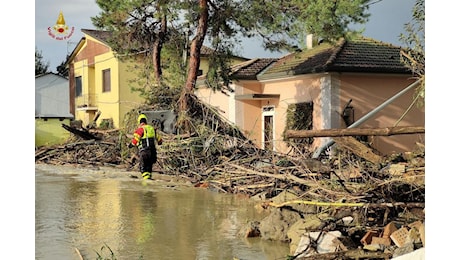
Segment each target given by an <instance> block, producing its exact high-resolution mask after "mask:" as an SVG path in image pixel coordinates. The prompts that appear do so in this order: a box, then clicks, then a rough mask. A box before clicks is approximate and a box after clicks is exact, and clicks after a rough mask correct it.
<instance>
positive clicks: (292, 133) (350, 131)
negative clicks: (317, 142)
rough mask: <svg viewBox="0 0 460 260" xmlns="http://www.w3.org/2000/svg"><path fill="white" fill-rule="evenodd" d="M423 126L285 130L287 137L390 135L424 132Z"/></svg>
mask: <svg viewBox="0 0 460 260" xmlns="http://www.w3.org/2000/svg"><path fill="white" fill-rule="evenodd" d="M424 133H425V127H424V126H395V127H384V128H344V129H321V130H287V131H286V137H287V138H307V137H342V136H359V135H373V136H390V135H403V134H424Z"/></svg>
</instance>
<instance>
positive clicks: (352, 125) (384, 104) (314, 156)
mask: <svg viewBox="0 0 460 260" xmlns="http://www.w3.org/2000/svg"><path fill="white" fill-rule="evenodd" d="M419 84H420V79H419V80H417V81H415V82H414V83H412V84H411V85H409V86H408V87H406V88H405V89H403V90H401V91H400V92H399V93H397V94H396V95H394V96H393V97H391V98H389V99H388V100H387V101H385V102H383V103H382V104H380V105H379V106H378V107H376V108H374V109H373V110H372V111H371V112H369V113H367V114H366V115H364V116H363V117H361V118H360V119H359V120H358V121H356V122H354V123H353V124H351V125H350V126H348V127H347V128H354V127H357V126H359V125H361V124H362V123H364V122H365V121H366V120H367V119H369V118H371V117H372V116H373V115H375V114H377V112H379V111H380V110H382V109H383V108H384V107H386V106H387V105H389V104H390V103H391V102H393V101H395V99H397V98H399V97H400V96H402V95H403V94H405V93H406V92H407V91H409V90H410V89H411V88H413V87H415V86H417V85H419ZM333 143H334V140H329V142H327V143H325V144H323V145H322V146H321V147H319V148H318V149H316V151H315V152H314V153H313V156H312V158H314V159H316V158H318V157H319V155H320V154H321V153H322V152H323V151H324V150H325V149H326V148H328V147H329V146H331V145H332V144H333Z"/></svg>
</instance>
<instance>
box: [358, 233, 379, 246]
mask: <svg viewBox="0 0 460 260" xmlns="http://www.w3.org/2000/svg"><path fill="white" fill-rule="evenodd" d="M378 236H379V233H378V232H377V230H369V231H367V233H366V234H365V235H364V236H363V238H361V240H360V241H361V243H362V244H363V245H370V244H371V243H372V238H373V237H378Z"/></svg>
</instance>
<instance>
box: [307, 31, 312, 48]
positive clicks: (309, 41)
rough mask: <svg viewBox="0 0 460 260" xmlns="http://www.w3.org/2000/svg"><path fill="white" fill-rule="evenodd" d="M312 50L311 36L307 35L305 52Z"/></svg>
mask: <svg viewBox="0 0 460 260" xmlns="http://www.w3.org/2000/svg"><path fill="white" fill-rule="evenodd" d="M312 48H313V34H311V33H310V34H307V50H310V49H312Z"/></svg>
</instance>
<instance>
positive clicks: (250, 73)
mask: <svg viewBox="0 0 460 260" xmlns="http://www.w3.org/2000/svg"><path fill="white" fill-rule="evenodd" d="M277 60H278V59H275V58H256V59H252V60H248V61H245V62H242V63H239V64H236V65H234V66H232V67H231V71H232V72H231V76H232V78H234V79H247V80H256V79H257V74H259V73H260V72H262V71H263V70H264V69H265V68H267V66H269V65H270V64H272V63H273V62H275V61H277Z"/></svg>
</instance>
